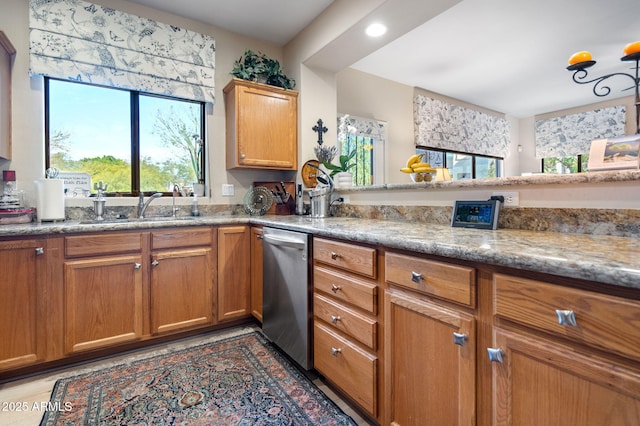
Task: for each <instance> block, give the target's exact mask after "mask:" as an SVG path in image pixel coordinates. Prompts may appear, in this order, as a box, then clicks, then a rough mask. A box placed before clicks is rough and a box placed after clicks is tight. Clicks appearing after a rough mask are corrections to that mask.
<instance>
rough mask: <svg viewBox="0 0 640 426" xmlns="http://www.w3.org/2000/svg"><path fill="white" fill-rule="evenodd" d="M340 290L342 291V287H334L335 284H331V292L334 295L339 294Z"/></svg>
mask: <svg viewBox="0 0 640 426" xmlns="http://www.w3.org/2000/svg"><path fill="white" fill-rule="evenodd" d="M340 290H342V286H339V285H335V284H331V291H332V292H334V293H337V292H339V291H340Z"/></svg>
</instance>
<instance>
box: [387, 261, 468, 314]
mask: <svg viewBox="0 0 640 426" xmlns="http://www.w3.org/2000/svg"><path fill="white" fill-rule="evenodd" d="M385 280H386V281H387V282H389V283H393V284H397V285H400V286H403V287H406V288H410V289H412V290H416V291H419V292H421V293H426V294H431V295H434V296H437V297H440V298H442V299H447V300H450V301H452V302H456V303H461V304H463V305H466V306H471V307H475V303H476V300H475V299H476V298H475V280H476V271H475V269H474V268H469V267H465V266H459V265H452V264H448V263H444V262H438V261H433V260H426V259H421V258H419V257H415V256H405V255H401V254H395V253H387V254H386V256H385Z"/></svg>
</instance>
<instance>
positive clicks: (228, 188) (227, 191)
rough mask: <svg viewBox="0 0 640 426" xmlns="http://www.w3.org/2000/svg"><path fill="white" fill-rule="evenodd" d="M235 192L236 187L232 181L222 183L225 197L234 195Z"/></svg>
mask: <svg viewBox="0 0 640 426" xmlns="http://www.w3.org/2000/svg"><path fill="white" fill-rule="evenodd" d="M234 194H235V188H234V186H233V184H232V183H223V184H222V196H223V197H233V195H234Z"/></svg>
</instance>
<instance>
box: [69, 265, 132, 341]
mask: <svg viewBox="0 0 640 426" xmlns="http://www.w3.org/2000/svg"><path fill="white" fill-rule="evenodd" d="M141 264H142V259H141V257H140V256H139V255H132V256H114V257H104V258H91V259H79V260H74V261H67V262H65V264H64V311H65V317H64V335H65V338H64V339H65V342H64V345H65V352H66V353H72V352H78V351H83V350H87V349H93V348H96V347H101V346H108V345H112V344H116V343H122V342H129V341H132V340H137V339H139V338H140V337H141V336H142V314H143V306H142V268H141Z"/></svg>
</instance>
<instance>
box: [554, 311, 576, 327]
mask: <svg viewBox="0 0 640 426" xmlns="http://www.w3.org/2000/svg"><path fill="white" fill-rule="evenodd" d="M556 315H558V324H560V325H570V326H572V327H577V326H578V323H577V322H576V314H575V313H574V312H573V311H572V310H562V309H556Z"/></svg>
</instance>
